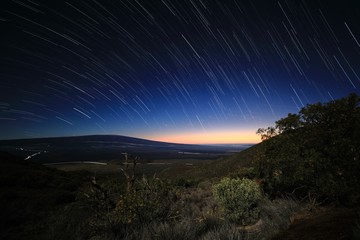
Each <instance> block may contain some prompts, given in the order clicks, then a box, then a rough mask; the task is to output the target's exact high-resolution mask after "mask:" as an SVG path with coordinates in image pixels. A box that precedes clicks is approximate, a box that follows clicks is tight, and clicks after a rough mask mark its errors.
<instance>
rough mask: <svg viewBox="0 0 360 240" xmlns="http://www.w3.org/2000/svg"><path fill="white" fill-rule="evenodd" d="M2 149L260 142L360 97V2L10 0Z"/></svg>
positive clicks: (1, 44)
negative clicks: (108, 141)
mask: <svg viewBox="0 0 360 240" xmlns="http://www.w3.org/2000/svg"><path fill="white" fill-rule="evenodd" d="M0 5H1V10H0V34H1V35H0V68H1V71H0V139H14V138H34V137H54V136H78V135H89V134H118V135H125V136H133V137H141V138H147V139H152V140H161V141H170V142H183V143H254V142H259V141H260V139H259V137H258V136H256V134H255V132H256V130H257V129H258V128H260V127H267V126H270V125H273V123H274V121H276V120H278V119H279V118H281V117H285V116H286V115H287V113H289V112H292V113H296V112H298V110H299V109H301V108H302V107H304V106H306V104H309V103H315V102H319V101H320V102H327V101H330V100H332V99H336V98H340V97H345V96H347V95H348V94H349V93H351V92H355V93H358V94H359V93H360V91H359V89H360V64H359V63H360V3H359V1H357V0H353V1H329V0H322V1H316V0H308V1H307V0H287V1H285V0H284V1H283V0H281V1H272V0H262V1H260V0H258V1H250V0H249V1H240V0H238V1H236V0H232V1H231V0H229V1H227V0H107V1H102V0H77V1H72V0H68V1H50V0H31V1H30V0H13V1H4V0H2V1H1V3H0Z"/></svg>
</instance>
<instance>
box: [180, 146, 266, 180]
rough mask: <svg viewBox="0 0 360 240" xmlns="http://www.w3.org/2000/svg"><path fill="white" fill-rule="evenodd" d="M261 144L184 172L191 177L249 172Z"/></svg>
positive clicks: (204, 177) (216, 176) (219, 176)
mask: <svg viewBox="0 0 360 240" xmlns="http://www.w3.org/2000/svg"><path fill="white" fill-rule="evenodd" d="M261 149H262V144H261V143H259V144H256V145H254V146H251V147H249V148H247V149H245V150H242V151H241V152H238V153H234V154H232V155H229V156H224V157H221V158H220V159H218V160H214V161H211V162H207V163H204V164H202V165H200V166H196V167H195V168H194V169H192V170H189V171H188V172H187V173H186V177H189V178H193V179H209V178H221V177H225V176H236V175H237V174H239V175H244V174H248V173H249V174H251V168H252V167H253V164H254V163H253V161H254V160H255V157H256V156H257V154H258V153H259V152H260V151H261Z"/></svg>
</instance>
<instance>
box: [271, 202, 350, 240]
mask: <svg viewBox="0 0 360 240" xmlns="http://www.w3.org/2000/svg"><path fill="white" fill-rule="evenodd" d="M356 219H357V210H356V209H349V208H330V209H329V208H328V209H325V208H324V209H319V210H317V211H316V212H315V213H301V214H298V215H297V216H295V218H294V221H293V223H292V224H291V225H290V228H289V229H288V230H286V231H285V232H283V233H281V234H279V235H278V236H276V237H275V238H273V240H300V239H301V240H310V239H314V240H315V239H316V240H321V239H323V240H325V239H326V240H347V239H349V240H350V239H353V238H352V236H353V227H354V224H355V222H356Z"/></svg>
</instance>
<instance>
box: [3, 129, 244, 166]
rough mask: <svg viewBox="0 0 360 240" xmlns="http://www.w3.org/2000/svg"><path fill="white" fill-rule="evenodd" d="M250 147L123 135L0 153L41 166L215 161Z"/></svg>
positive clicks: (53, 140)
mask: <svg viewBox="0 0 360 240" xmlns="http://www.w3.org/2000/svg"><path fill="white" fill-rule="evenodd" d="M247 147H249V145H247V144H245V145H236V146H224V145H219V146H214V145H212V146H210V145H209V146H208V145H196V144H180V143H168V142H160V141H152V140H146V139H141V138H134V137H127V136H121V135H84V136H69V137H49V138H29V139H11V140H0V151H1V150H2V151H7V152H10V153H12V154H16V155H18V156H21V157H24V159H31V160H32V161H36V162H40V163H54V162H60V161H107V160H111V159H119V158H121V157H122V156H121V154H122V153H125V152H127V153H129V154H134V155H140V156H141V157H142V158H145V159H148V160H149V159H150V160H151V159H189V158H192V159H216V158H218V157H219V156H220V155H224V154H225V155H226V154H230V153H233V152H239V151H241V150H243V149H245V148H247Z"/></svg>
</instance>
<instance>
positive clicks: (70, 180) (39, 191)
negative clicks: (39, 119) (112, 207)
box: [0, 152, 88, 239]
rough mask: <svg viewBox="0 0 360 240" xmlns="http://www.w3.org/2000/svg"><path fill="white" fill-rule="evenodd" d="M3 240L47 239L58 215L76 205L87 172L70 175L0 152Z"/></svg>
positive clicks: (0, 199) (0, 235)
mask: <svg viewBox="0 0 360 240" xmlns="http://www.w3.org/2000/svg"><path fill="white" fill-rule="evenodd" d="M0 164H1V168H0V213H1V214H0V226H1V229H2V230H1V233H0V239H47V237H46V236H47V234H49V233H48V232H49V231H50V228H49V223H50V222H53V221H54V220H51V219H52V218H53V217H54V214H55V213H56V212H59V211H62V210H63V207H64V206H65V205H67V204H69V203H72V202H74V201H75V197H76V191H77V189H78V188H79V187H80V186H82V184H83V183H84V182H85V181H87V179H88V174H87V173H86V172H76V173H67V172H62V171H58V170H55V169H51V168H47V167H44V166H41V165H38V164H35V163H32V162H29V161H24V160H22V159H19V158H18V157H16V156H13V155H10V154H8V153H5V152H0Z"/></svg>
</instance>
